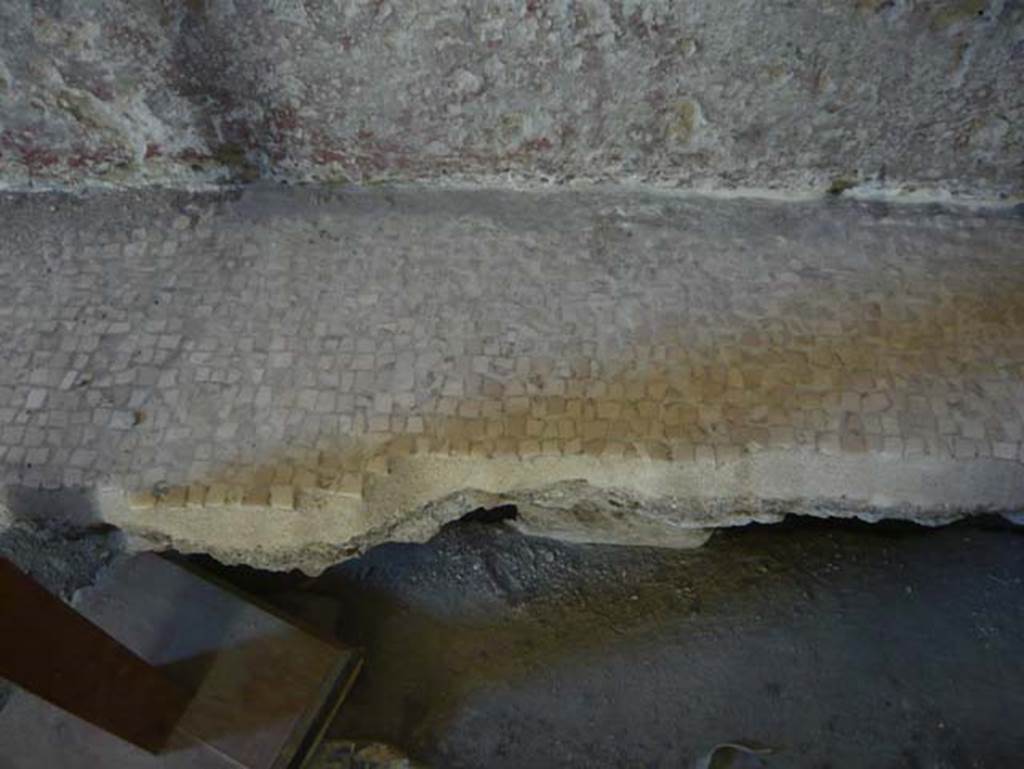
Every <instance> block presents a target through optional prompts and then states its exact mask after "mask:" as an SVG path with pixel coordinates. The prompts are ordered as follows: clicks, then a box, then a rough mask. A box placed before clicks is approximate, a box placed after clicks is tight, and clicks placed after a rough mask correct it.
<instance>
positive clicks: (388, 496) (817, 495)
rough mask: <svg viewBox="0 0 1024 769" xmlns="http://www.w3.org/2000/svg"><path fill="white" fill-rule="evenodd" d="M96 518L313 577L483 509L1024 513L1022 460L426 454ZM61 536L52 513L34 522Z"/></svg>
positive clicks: (159, 542) (683, 534) (565, 514)
mask: <svg viewBox="0 0 1024 769" xmlns="http://www.w3.org/2000/svg"><path fill="white" fill-rule="evenodd" d="M94 497H95V508H96V509H95V511H94V513H93V515H94V516H95V517H98V518H99V519H100V521H101V522H102V523H105V524H112V525H114V526H117V527H119V528H120V529H122V530H123V531H124V532H125V533H126V534H127V535H128V537H129V541H130V543H131V546H132V547H133V548H136V549H160V548H167V547H173V548H176V549H178V550H181V551H184V552H204V553H209V554H210V555H213V556H214V557H216V558H218V559H220V560H222V561H224V562H228V563H246V564H249V565H252V566H258V567H262V568H269V569H282V570H283V569H295V568H297V569H300V570H302V571H304V572H307V573H310V574H315V573H318V572H320V571H321V570H323V569H324V568H326V567H327V566H330V565H331V564H334V563H337V562H338V561H340V560H343V559H345V558H347V557H351V556H354V555H358V554H359V553H361V552H364V551H365V550H366V549H368V548H370V547H373V546H375V545H378V544H381V543H384V542H389V541H399V542H424V541H426V540H428V539H430V538H431V537H432V536H434V535H435V534H436V533H437V532H438V531H439V530H440V529H441V528H442V527H443V526H444V525H445V524H447V523H450V522H451V521H454V520H457V519H458V518H460V517H462V516H463V515H465V514H466V513H467V512H469V511H471V510H473V509H475V508H477V507H482V506H483V507H492V506H496V505H500V504H514V505H516V506H517V508H518V510H519V515H518V517H517V518H516V519H515V520H512V521H509V522H508V523H509V525H511V526H513V527H514V528H516V529H518V530H520V531H522V532H523V533H526V534H530V535H537V536H546V537H553V538H558V539H562V540H567V541H573V542H595V543H605V544H629V545H650V546H663V547H695V546H699V545H700V544H702V543H703V542H704V541H705V540H706V538H707V536H708V535H709V532H710V531H711V530H713V529H714V528H718V527H725V526H737V525H743V524H747V523H750V522H765V523H770V522H776V521H779V520H781V519H782V518H783V517H785V515H787V514H791V513H794V514H802V515H812V516H818V517H856V518H860V519H863V520H869V521H877V520H881V519H900V520H910V521H916V522H919V523H922V524H926V525H938V524H943V523H948V522H950V521H953V520H956V519H958V518H961V517H964V516H968V515H973V514H978V513H1000V514H1003V515H1006V516H1007V517H1008V518H1010V519H1011V520H1012V519H1013V517H1014V516H1016V517H1017V518H1018V519H1019V517H1020V515H1021V512H1022V511H1024V473H1022V472H1021V467H1020V465H1019V463H1017V462H1008V461H1000V460H995V459H976V460H973V461H970V462H964V461H953V460H946V459H942V458H939V457H920V458H916V459H912V460H911V459H906V458H902V459H900V458H896V457H888V456H886V455H884V454H863V455H857V456H851V455H846V456H827V455H822V454H818V453H813V452H807V453H803V452H777V453H766V454H757V455H749V456H745V457H742V458H740V459H737V460H734V461H731V462H727V463H715V462H714V461H706V462H702V461H700V460H697V461H693V462H688V463H682V464H681V463H674V462H666V461H658V460H651V459H631V460H627V459H622V458H616V459H611V458H600V457H572V458H567V457H561V458H557V459H554V458H545V457H536V458H531V459H527V460H522V459H516V458H514V457H508V458H497V457H495V458H490V459H480V458H473V457H462V458H455V457H446V456H436V455H427V456H423V455H417V456H410V457H404V458H400V459H397V460H394V461H392V462H390V463H389V465H388V467H387V468H386V469H385V470H383V471H382V472H380V473H376V474H373V475H372V476H370V477H368V478H367V479H366V480H365V482H364V483H363V486H362V493H361V494H357V493H351V492H348V491H333V490H332V491H326V490H321V489H317V488H294V487H292V486H272V487H270V488H269V489H263V490H259V491H252V490H247V489H244V488H241V487H231V486H223V487H221V486H217V485H211V486H208V487H207V486H202V485H198V484H195V485H192V486H189V487H187V488H172V489H167V490H164V491H163V493H162V494H159V495H158V494H153V493H152V492H146V493H144V494H133V493H128V492H125V491H124V490H122V489H119V488H113V487H107V488H101V489H98V490H97V491H96V493H95V495H94ZM40 522H41V524H43V525H51V526H52V525H56V524H57V523H58V521H57V520H56V519H55V517H54V516H52V515H48V516H46V517H45V519H44V518H43V517H40Z"/></svg>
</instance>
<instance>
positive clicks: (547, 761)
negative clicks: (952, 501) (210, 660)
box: [222, 520, 1024, 769]
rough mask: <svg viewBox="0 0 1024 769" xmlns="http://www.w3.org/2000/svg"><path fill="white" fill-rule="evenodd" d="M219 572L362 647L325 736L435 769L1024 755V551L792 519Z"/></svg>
mask: <svg viewBox="0 0 1024 769" xmlns="http://www.w3.org/2000/svg"><path fill="white" fill-rule="evenodd" d="M222 573H223V574H224V575H226V576H228V577H229V578H231V579H232V580H233V581H235V582H236V583H237V584H241V585H243V586H244V587H246V588H247V589H249V590H251V591H254V592H257V593H260V594H261V595H262V596H263V597H264V598H268V599H270V600H271V601H272V602H274V603H276V604H277V605H278V606H280V607H281V608H284V609H286V610H289V611H291V612H293V613H296V614H299V615H301V616H303V617H305V618H306V619H307V620H311V621H314V622H318V623H320V624H321V625H325V626H329V627H330V628H332V629H333V630H334V631H335V632H336V633H337V635H338V636H339V637H340V638H341V639H342V640H344V641H345V642H347V643H351V644H356V645H360V646H363V647H365V648H366V653H367V658H366V666H365V669H364V672H363V674H362V677H361V678H360V680H359V681H358V683H357V685H356V687H355V689H354V690H353V692H352V694H351V696H350V698H349V700H348V701H347V703H346V705H345V707H344V708H343V710H342V712H341V714H340V716H339V717H338V719H337V720H336V722H335V723H334V725H333V727H332V730H331V732H332V734H333V735H334V736H335V737H338V738H351V739H367V740H380V741H384V742H388V743H392V744H396V745H399V746H401V747H402V748H403V749H405V750H406V751H408V752H409V753H410V754H411V755H412V756H414V757H415V758H417V759H419V760H422V761H423V762H425V763H426V764H428V765H430V766H444V767H484V766H486V767H522V766H533V767H545V766H551V767H555V766H558V767H568V766H578V767H592V766H623V767H625V766H629V767H662V766H665V767H669V766H671V767H688V766H691V765H693V762H694V760H695V759H696V758H697V757H698V756H699V755H700V754H701V753H702V752H703V751H707V750H708V749H709V748H710V747H711V746H713V745H715V744H717V743H721V742H732V741H741V742H749V743H758V744H762V745H768V746H771V747H773V748H775V749H776V750H775V752H774V753H773V754H772V755H771V756H770V757H767V758H766V759H765V764H764V765H765V766H771V767H774V766H779V767H808V768H809V769H810V768H813V769H825V768H826V767H831V768H832V769H840V768H842V767H866V766H871V767H880V768H886V767H891V768H892V769H896V768H897V767H904V768H906V769H913V768H916V767H931V766H943V767H1006V766H1012V765H1016V764H1017V763H1018V762H1019V761H1020V760H1021V757H1022V756H1024V733H1022V732H1021V730H1020V729H1019V724H1018V720H1017V719H1016V717H1015V714H1018V713H1020V712H1022V707H1024V665H1021V664H1020V649H1021V648H1024V611H1022V607H1024V598H1022V592H1021V587H1022V583H1024V537H1022V536H1020V534H1019V530H1018V531H1016V532H1015V531H1014V530H1012V529H1009V528H1008V527H1007V526H1006V525H1004V524H1002V523H1001V522H998V521H995V520H976V521H975V522H973V523H971V524H960V525H956V526H950V527H946V528H943V529H922V528H918V527H914V526H911V525H902V524H901V525H896V524H879V525H868V524H856V523H852V524H851V523H834V522H814V521H807V520H795V521H794V520H791V521H790V522H788V523H786V524H783V525H777V526H770V527H765V526H751V527H748V528H745V529H734V530H727V531H722V532H720V533H718V534H717V535H716V536H715V537H714V538H713V539H712V540H711V542H710V543H709V544H708V545H706V546H705V547H704V548H702V549H700V550H694V551H669V550H657V549H649V548H621V547H606V546H581V545H567V544H561V543H558V542H554V541H549V540H542V539H534V538H529V537H524V536H521V535H518V534H516V533H514V532H512V531H510V530H508V529H506V528H505V527H503V526H502V525H501V524H493V523H492V524H487V523H482V522H460V523H456V524H452V525H449V526H448V527H446V528H445V529H444V530H443V531H442V532H441V533H440V534H439V535H438V536H437V537H435V538H434V539H433V540H432V541H431V542H430V543H428V544H426V545H384V546H381V547H378V548H376V549H374V550H372V551H370V552H369V553H367V554H366V555H365V556H364V557H362V558H358V559H353V560H351V561H348V562H346V563H344V564H341V565H339V566H337V567H335V568H333V569H331V570H329V571H328V572H326V573H325V574H323V575H322V576H321V577H319V578H317V579H314V580H309V579H306V578H303V577H301V576H299V575H294V574H293V575H283V576H282V575H270V574H268V573H265V572H256V571H254V570H251V569H244V568H242V569H237V568H235V569H226V570H223V571H222Z"/></svg>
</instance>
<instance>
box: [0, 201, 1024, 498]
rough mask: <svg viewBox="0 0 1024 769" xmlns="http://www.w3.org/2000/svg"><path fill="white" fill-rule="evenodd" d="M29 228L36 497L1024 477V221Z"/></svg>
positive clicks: (24, 275) (69, 222) (4, 278)
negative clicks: (451, 485) (528, 476)
mask: <svg viewBox="0 0 1024 769" xmlns="http://www.w3.org/2000/svg"><path fill="white" fill-rule="evenodd" d="M0 212H2V215H0V360H2V361H3V366H2V367H0V480H2V481H3V482H4V483H5V484H7V485H8V486H19V487H30V488H44V489H56V488H61V487H91V486H96V485H103V486H112V487H117V488H120V489H124V490H127V491H128V492H130V493H131V494H132V504H133V505H134V506H135V507H136V508H145V507H148V506H152V505H166V506H169V507H175V508H187V507H190V506H191V507H202V506H207V507H210V506H222V505H231V504H240V505H252V506H257V507H266V506H270V507H273V508H280V509H288V508H293V507H295V506H300V507H301V506H302V499H303V495H304V494H306V493H310V492H313V491H316V492H317V493H322V494H334V495H339V496H349V497H354V498H358V497H359V496H360V495H361V494H362V493H363V492H364V490H365V488H366V484H367V483H369V482H372V479H373V478H374V477H375V476H379V475H383V474H386V473H387V472H388V468H389V464H390V463H392V462H394V461H395V460H396V458H402V457H407V456H414V455H421V454H429V455H438V456H459V457H473V458H481V459H487V458H500V457H505V458H520V459H525V458H530V457H535V456H546V457H552V458H559V457H563V458H564V457H573V456H587V457H610V458H626V459H628V458H637V459H649V460H651V461H670V462H673V463H681V464H685V463H690V462H694V461H698V462H699V461H704V462H713V463H714V464H715V465H716V466H722V465H727V464H728V463H730V462H735V461H737V460H739V459H741V458H743V457H745V456H750V455H756V454H759V453H763V452H779V451H783V452H785V451H802V452H815V453H818V454H826V455H835V456H847V455H861V454H879V455H884V456H885V457H887V458H891V460H892V462H901V461H904V460H906V459H908V458H913V457H920V456H923V457H932V456H934V457H940V458H944V459H947V460H949V461H955V462H970V461H972V460H974V459H975V458H984V459H991V460H1002V461H1005V462H1007V463H1016V464H1018V465H1019V464H1020V463H1021V462H1022V461H1024V455H1022V439H1024V219H1022V218H1021V217H1020V216H1019V215H1015V214H1014V212H1012V211H1004V212H999V211H988V212H978V211H975V212H970V211H963V210H961V211H952V210H944V209H941V208H938V207H918V206H908V205H903V206H894V205H887V204H883V203H852V202H844V201H834V202H819V203H777V202H768V201H752V200H720V199H707V198H696V197H682V196H673V195H670V194H660V195H640V194H629V195H627V194H625V193H619V192H616V191H615V190H610V191H607V192H596V191H592V192H586V193H584V192H572V191H561V192H550V193H546V192H541V193H531V194H523V193H512V192H497V191H490V192H489V191H478V190H477V191H473V190H464V191H459V190H452V191H432V192H426V191H418V190H414V189H404V190H403V189H387V188H381V189H374V190H364V191H345V190H337V189H335V190H328V189H288V188H282V189H268V188H253V189H250V190H248V191H246V192H244V193H243V192H230V193H218V194H206V195H187V194H183V193H171V192H160V191H154V192H147V193H122V194H114V193H110V194H99V195H93V196H90V197H79V198H76V197H66V196H56V195H53V196H51V195H43V194H40V195H34V196H22V197H17V196H7V197H0ZM1022 474H1024V473H1022Z"/></svg>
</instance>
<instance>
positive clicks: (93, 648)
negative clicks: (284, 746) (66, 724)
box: [0, 559, 189, 752]
mask: <svg viewBox="0 0 1024 769" xmlns="http://www.w3.org/2000/svg"><path fill="white" fill-rule="evenodd" d="M0 621H2V629H0V675H2V676H3V677H5V678H7V679H9V680H11V681H13V682H15V683H16V684H18V685H19V686H21V687H23V688H25V689H27V690H29V691H30V692H32V693H34V694H36V695H37V696H39V697H42V698H43V699H45V700H47V701H49V702H51V703H53V704H54V705H57V706H58V707H60V708H63V709H64V710H66V711H68V712H70V713H73V714H75V715H76V716H78V717H79V718H81V719H84V720H85V721H88V722H89V723H92V724H94V725H96V726H98V727H100V728H101V729H104V730H106V731H108V732H110V733H112V734H115V735H117V736H118V737H121V738H122V739H124V740H127V741H128V742H131V743H132V744H134V745H138V746H139V747H142V748H144V749H145V750H148V751H151V752H156V751H159V750H160V749H161V748H162V747H163V746H164V745H165V744H166V743H167V741H168V738H169V737H170V735H171V733H172V732H173V731H174V728H175V725H176V724H177V723H178V721H179V720H180V719H181V716H182V715H183V714H184V712H185V710H186V708H187V707H188V702H189V698H188V696H187V694H186V693H185V692H184V691H183V690H182V689H180V688H179V687H177V686H175V685H174V684H172V683H171V681H170V680H169V679H168V678H167V676H165V675H164V674H163V673H161V672H160V671H159V670H158V669H157V668H155V667H153V666H152V665H150V664H149V663H147V662H146V661H145V660H144V659H142V658H141V657H139V656H138V655H137V654H134V653H133V652H132V651H130V650H129V649H127V648H126V647H125V646H123V645H122V644H120V643H118V642H117V641H116V640H115V639H114V638H113V637H111V636H110V635H109V634H107V633H105V632H104V631H103V630H101V629H100V628H98V627H97V626H96V625H94V624H93V623H91V622H89V621H88V620H86V619H85V618H84V617H82V615H80V614H79V613H78V612H76V611H75V610H74V609H72V608H71V607H70V606H68V605H67V604H66V603H64V602H63V601H61V600H60V599H59V598H56V597H55V596H53V595H51V594H50V593H49V592H47V591H46V590H45V589H44V588H43V587H42V586H41V585H39V584H38V583H37V582H36V581H35V580H33V579H31V578H30V577H28V576H27V575H25V574H23V573H22V572H21V571H19V570H18V569H17V568H16V567H15V566H14V565H13V564H12V563H10V562H9V561H7V560H4V559H0Z"/></svg>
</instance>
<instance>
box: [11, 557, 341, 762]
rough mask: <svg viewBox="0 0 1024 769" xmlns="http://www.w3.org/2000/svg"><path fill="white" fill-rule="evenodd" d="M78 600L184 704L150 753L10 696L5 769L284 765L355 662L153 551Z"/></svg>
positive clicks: (304, 746) (298, 752)
mask: <svg viewBox="0 0 1024 769" xmlns="http://www.w3.org/2000/svg"><path fill="white" fill-rule="evenodd" d="M79 597H80V600H79V601H78V602H77V607H78V608H79V609H80V610H81V611H82V613H83V615H84V616H85V617H87V618H88V619H89V620H90V621H92V622H94V623H95V624H96V625H97V626H98V627H99V628H100V629H101V630H103V631H105V632H106V633H108V634H109V635H110V636H112V637H114V638H116V639H117V640H118V641H119V642H121V643H123V644H124V645H125V646H127V647H128V648H129V649H131V650H132V652H134V653H135V654H137V655H139V656H140V657H141V658H142V659H144V660H145V661H146V662H147V663H149V664H150V665H152V666H155V667H156V668H158V669H159V671H160V672H161V673H162V674H163V675H165V676H166V677H167V679H169V680H170V681H171V682H172V683H173V684H175V685H177V686H178V687H179V688H181V689H183V690H185V691H187V692H188V694H189V696H190V701H189V704H188V707H187V708H186V709H185V711H184V712H183V713H182V714H181V718H180V719H179V720H178V723H177V725H176V727H175V729H174V733H173V734H172V735H171V737H170V740H169V743H168V747H167V749H165V751H164V752H163V753H161V754H160V755H158V756H152V755H148V754H146V753H144V752H142V751H140V750H137V749H135V748H131V747H130V746H127V745H125V743H122V742H120V741H117V740H114V739H113V738H111V737H110V736H109V735H106V734H104V733H103V732H100V731H98V730H96V729H94V728H91V727H89V726H88V725H87V724H85V723H84V722H82V721H78V720H76V719H74V718H72V717H71V716H69V715H65V714H62V713H60V712H59V711H56V712H54V711H53V709H52V708H50V709H48V708H47V706H46V705H45V703H43V702H42V701H40V700H33V699H31V698H30V697H28V696H27V695H25V694H24V693H22V692H18V693H16V696H14V697H12V699H11V702H9V703H8V705H7V707H6V708H5V709H4V711H3V713H2V714H0V744H3V745H4V746H5V749H6V748H7V747H8V746H10V749H9V750H6V752H5V756H4V758H6V759H7V760H8V762H9V764H10V766H12V767H15V769H23V768H24V769H29V768H30V767H37V766H41V765H47V766H60V767H62V769H91V768H92V767H107V766H117V767H118V769H135V768H136V767H138V769H151V768H155V767H159V768H160V769H168V767H174V769H177V768H178V767H186V766H188V767H193V766H195V767H200V766H202V767H204V768H205V767H216V768H217V769H220V767H234V769H238V767H246V768H247V769H271V768H272V767H273V769H278V768H279V767H289V769H291V767H296V766H299V765H301V764H302V763H303V761H302V759H303V756H304V755H305V754H306V753H307V751H309V750H310V749H311V748H312V747H314V746H315V745H316V740H317V737H318V735H319V733H320V732H321V731H322V729H323V728H324V726H325V725H326V724H327V722H329V720H330V719H331V717H332V716H333V713H334V712H335V710H336V708H337V706H338V704H339V702H340V701H341V699H343V697H344V695H345V693H346V692H347V690H348V687H349V686H350V685H351V682H352V680H353V679H354V677H355V675H356V674H357V672H358V669H359V664H360V657H359V655H358V654H356V653H354V652H353V651H351V650H348V649H344V648H342V647H339V646H338V645H336V644H334V643H333V642H332V641H330V640H329V639H324V638H320V637H317V636H316V635H314V634H312V633H309V632H306V631H304V630H302V629H299V628H297V627H295V626H294V625H292V624H291V623H290V622H288V621H286V620H284V619H282V618H281V617H278V616H275V615H274V614H273V613H272V612H270V611H267V610H264V609H263V608H260V607H259V606H256V605H254V604H253V603H250V602H249V601H248V600H247V599H246V598H245V597H244V596H241V595H240V594H237V593H235V592H234V591H232V590H231V589H226V588H225V587H224V586H221V585H218V584H216V583H215V582H213V581H210V580H207V579H204V578H203V577H201V576H200V575H198V574H196V573H193V572H192V571H191V570H188V569H185V568H182V567H181V566H178V565H176V564H174V563H172V562H170V561H168V560H166V559H164V558H161V557H159V556H156V555H153V554H144V555H141V556H135V557H133V558H130V559H125V560H123V561H121V562H119V563H117V564H115V565H114V566H113V567H112V568H111V569H109V570H108V571H107V572H106V573H105V575H104V576H103V577H102V579H101V580H100V582H99V583H98V584H97V585H96V586H95V587H93V588H90V589H87V590H85V591H82V593H80V594H79ZM40 751H42V752H40ZM0 765H3V766H4V767H5V769H6V766H7V764H4V763H3V760H0Z"/></svg>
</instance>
